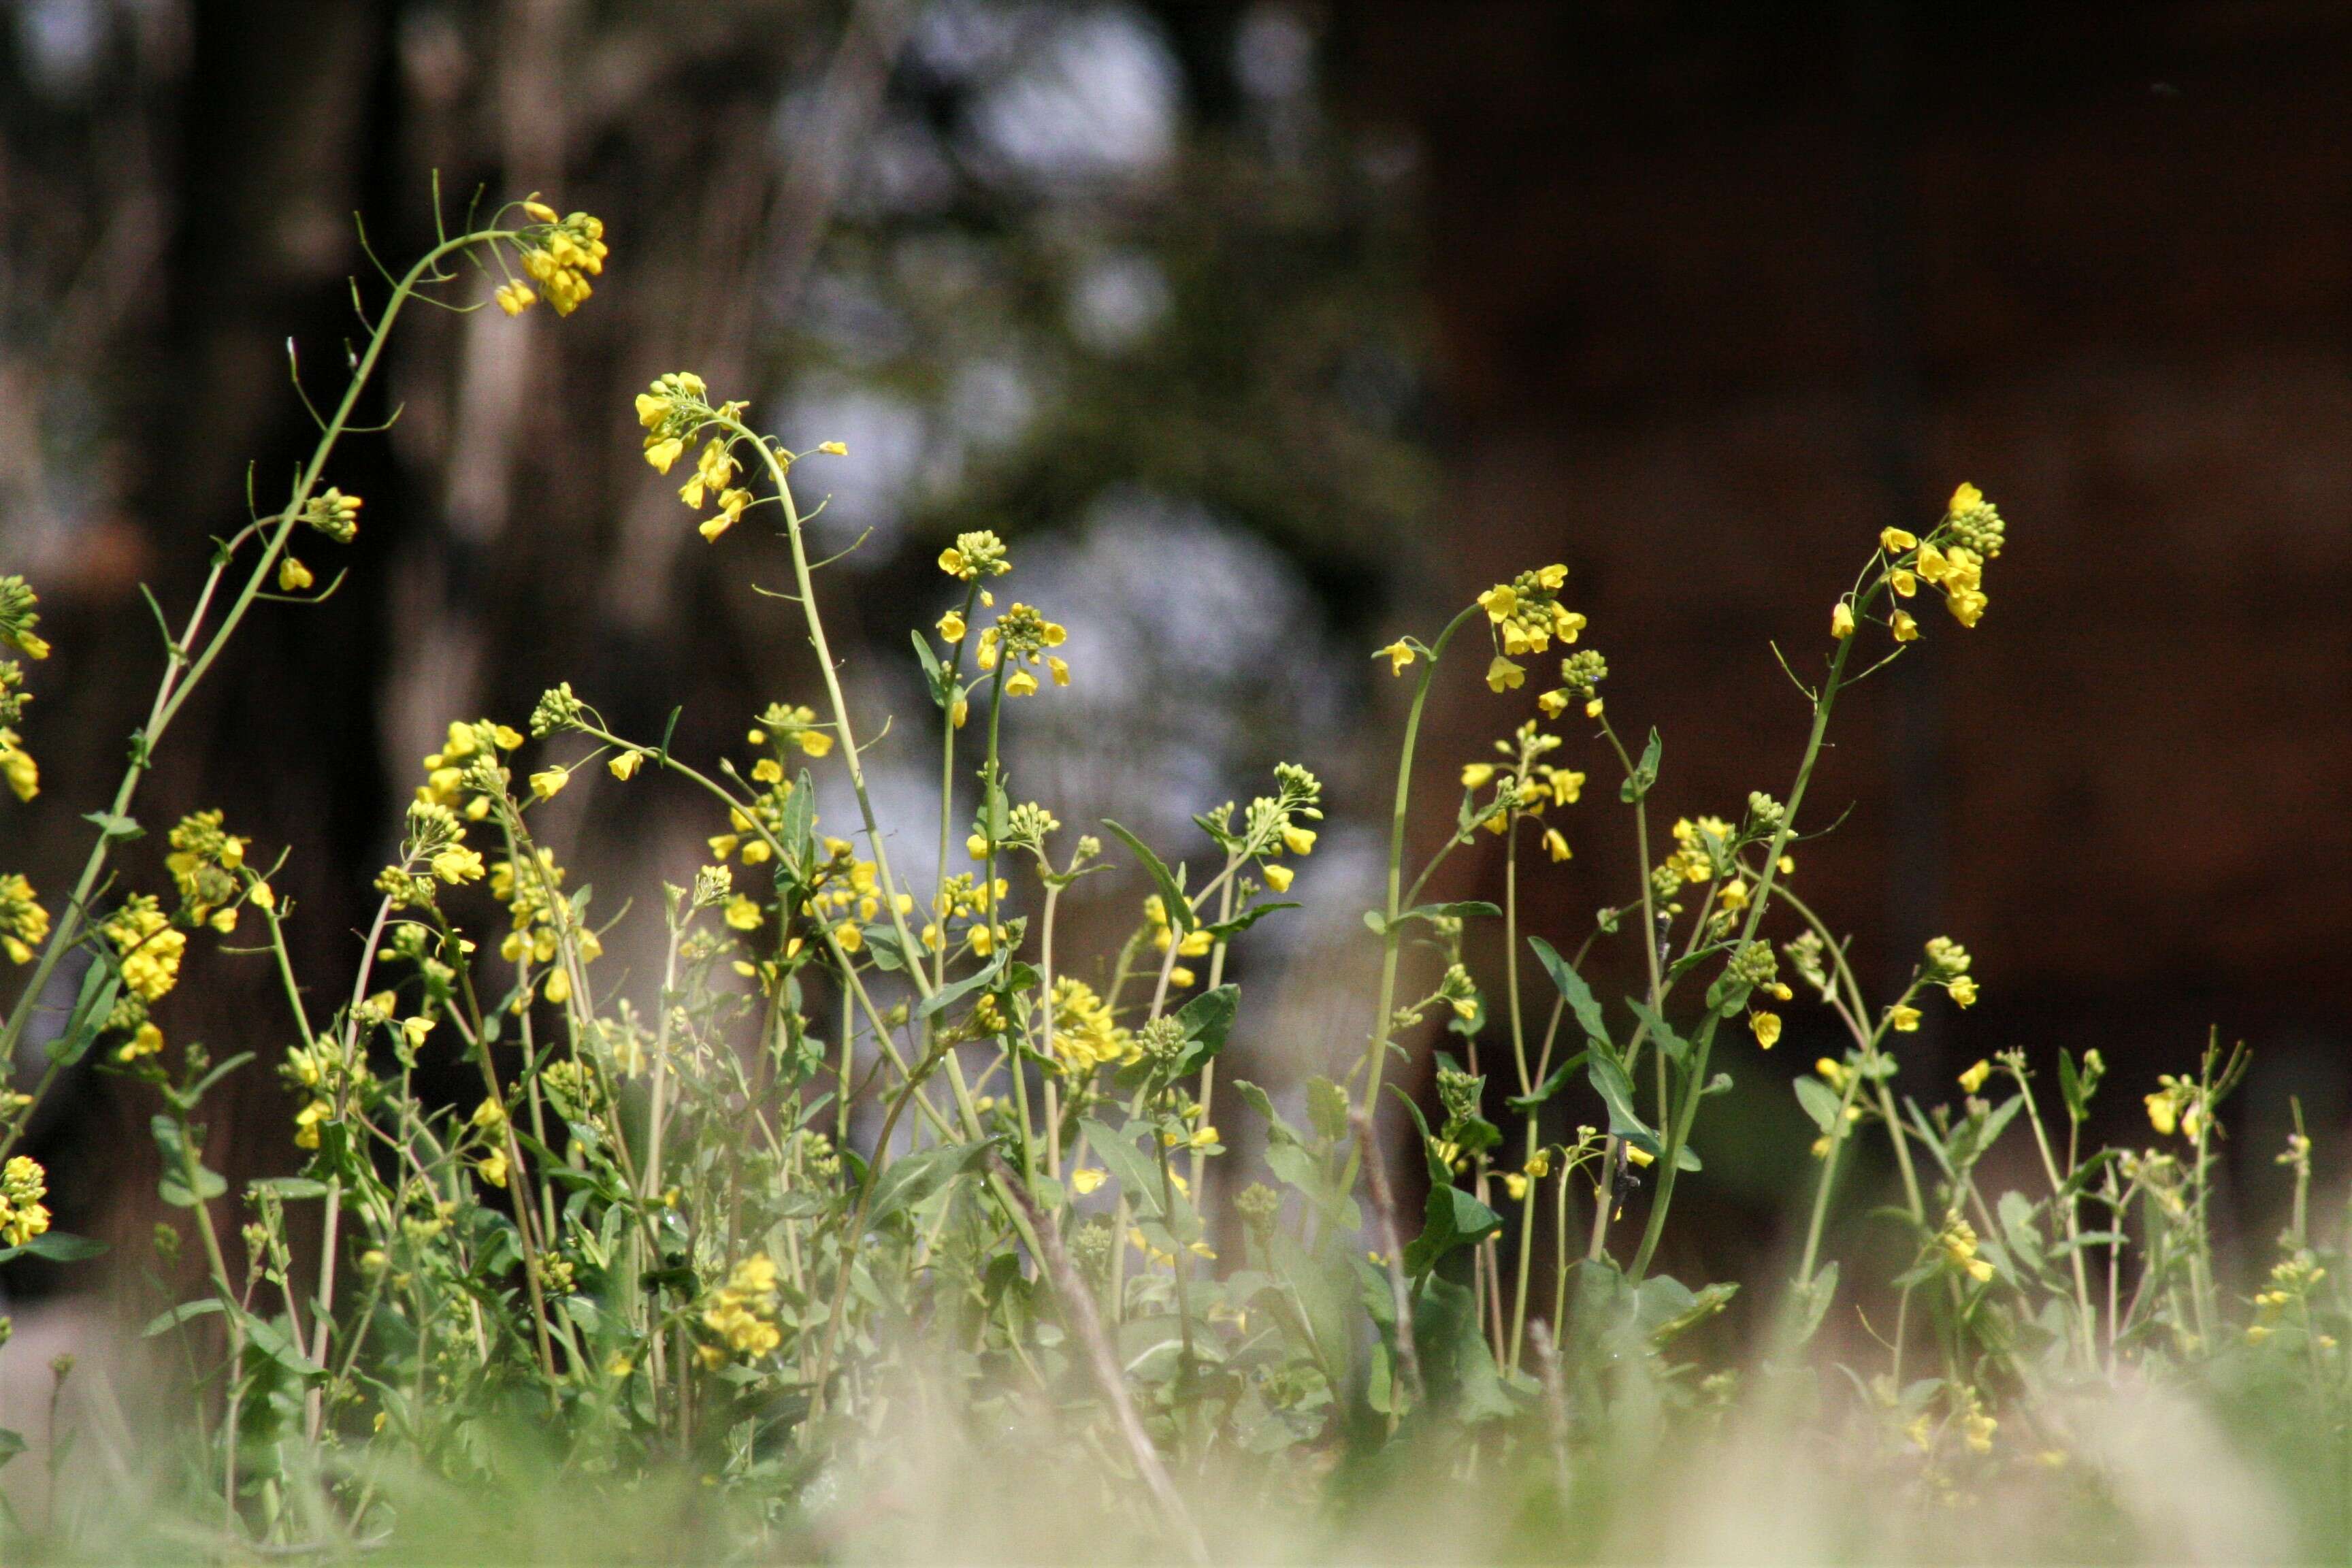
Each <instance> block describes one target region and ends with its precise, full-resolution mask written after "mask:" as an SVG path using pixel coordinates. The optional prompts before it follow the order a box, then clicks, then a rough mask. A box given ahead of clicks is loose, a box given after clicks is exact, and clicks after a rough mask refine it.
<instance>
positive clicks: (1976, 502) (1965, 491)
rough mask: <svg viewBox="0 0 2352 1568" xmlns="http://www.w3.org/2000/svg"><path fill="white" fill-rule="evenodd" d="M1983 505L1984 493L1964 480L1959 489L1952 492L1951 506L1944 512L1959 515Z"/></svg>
mask: <svg viewBox="0 0 2352 1568" xmlns="http://www.w3.org/2000/svg"><path fill="white" fill-rule="evenodd" d="M1983 504H1984V491H1982V490H1980V489H1977V488H1976V486H1974V485H1972V484H1969V483H1967V482H1966V481H1965V480H1964V481H1962V483H1961V485H1960V487H1959V489H1956V490H1954V491H1953V492H1952V501H1951V504H1950V505H1949V506H1948V507H1946V508H1945V509H1944V510H1945V511H1946V512H1947V513H1958V512H1963V511H1968V510H1970V509H1972V508H1975V507H1979V506H1982V505H1983Z"/></svg>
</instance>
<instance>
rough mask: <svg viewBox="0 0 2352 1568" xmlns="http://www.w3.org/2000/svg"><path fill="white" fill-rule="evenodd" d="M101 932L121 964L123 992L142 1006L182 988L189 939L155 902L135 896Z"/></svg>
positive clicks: (116, 913) (138, 895)
mask: <svg viewBox="0 0 2352 1568" xmlns="http://www.w3.org/2000/svg"><path fill="white" fill-rule="evenodd" d="M100 930H101V931H104V932H105V934H106V938H107V940H108V941H109V942H112V943H113V944H114V951H115V952H116V954H117V955H118V956H119V957H120V958H121V968H122V985H123V989H125V990H127V991H129V992H130V993H131V994H132V995H134V996H137V997H138V998H139V999H140V1000H141V1001H142V1002H146V1003H150V1004H152V1003H156V1002H160V1001H162V1000H163V997H164V996H165V995H166V994H169V993H170V991H171V989H172V987H173V985H175V984H179V979H180V954H181V953H182V952H184V950H185V949H186V947H187V945H188V939H187V936H186V933H184V932H182V931H173V929H172V925H171V921H168V920H166V919H165V918H164V915H163V910H161V909H159V908H157V907H156V903H155V900H153V899H152V898H151V897H150V896H148V895H147V894H145V893H134V894H132V895H131V897H130V898H129V899H126V900H123V904H122V907H121V909H119V910H116V911H115V912H114V913H113V914H112V915H111V916H110V917H109V918H108V919H107V921H106V922H105V924H104V925H102V926H101V927H100Z"/></svg>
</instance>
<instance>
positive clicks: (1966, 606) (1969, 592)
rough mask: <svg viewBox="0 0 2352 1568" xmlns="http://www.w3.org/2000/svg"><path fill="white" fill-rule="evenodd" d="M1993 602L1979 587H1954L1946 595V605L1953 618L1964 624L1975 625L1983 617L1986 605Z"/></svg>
mask: <svg viewBox="0 0 2352 1568" xmlns="http://www.w3.org/2000/svg"><path fill="white" fill-rule="evenodd" d="M1991 603H1992V601H1991V600H1990V599H1989V598H1987V597H1986V596H1985V595H1984V593H1983V591H1982V590H1981V589H1977V588H1953V589H1951V590H1949V591H1948V592H1947V593H1946V594H1945V595H1944V607H1945V608H1946V609H1948V610H1949V611H1951V612H1952V619H1954V620H1956V621H1958V622H1959V623H1960V625H1962V626H1975V625H1976V624H1977V622H1978V621H1979V619H1980V618H1982V616H1983V615H1984V613H1985V606H1986V605H1990V604H1991Z"/></svg>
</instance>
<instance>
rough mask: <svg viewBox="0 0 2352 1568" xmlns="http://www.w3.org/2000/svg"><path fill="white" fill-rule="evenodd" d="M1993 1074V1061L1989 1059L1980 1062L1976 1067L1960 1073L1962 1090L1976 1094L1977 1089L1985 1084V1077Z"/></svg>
mask: <svg viewBox="0 0 2352 1568" xmlns="http://www.w3.org/2000/svg"><path fill="white" fill-rule="evenodd" d="M1991 1076H1992V1063H1990V1062H1988V1061H1979V1062H1978V1063H1977V1064H1976V1065H1975V1066H1974V1067H1972V1068H1969V1070H1968V1071H1966V1072H1964V1073H1962V1074H1961V1075H1960V1090H1961V1092H1962V1093H1964V1094H1974V1093H1975V1092H1976V1091H1977V1090H1979V1089H1982V1088H1983V1087H1984V1086H1985V1079H1989V1078H1990V1077H1991Z"/></svg>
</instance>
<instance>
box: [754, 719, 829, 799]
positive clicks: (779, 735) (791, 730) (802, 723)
mask: <svg viewBox="0 0 2352 1568" xmlns="http://www.w3.org/2000/svg"><path fill="white" fill-rule="evenodd" d="M749 739H750V741H751V744H753V745H755V746H764V745H768V744H771V743H773V744H774V745H776V746H778V747H782V746H783V745H785V744H787V743H789V744H792V745H794V746H798V747H799V748H800V749H801V751H802V752H803V753H804V754H806V755H808V756H812V757H824V756H830V755H832V753H833V735H832V732H831V731H827V730H825V729H824V728H822V727H821V726H819V724H818V723H817V720H816V710H814V709H813V708H788V707H786V706H785V705H784V704H782V703H781V702H771V703H769V704H768V710H767V711H766V712H764V713H762V714H761V715H760V724H759V727H758V728H757V729H754V730H752V731H751V733H750V736H749ZM762 765H763V766H766V767H770V768H772V770H773V774H774V776H773V777H766V776H762V774H761V769H760V767H754V768H753V769H752V770H751V776H752V777H753V778H755V779H758V780H759V781H760V782H761V784H775V783H778V782H780V781H781V780H782V778H783V776H784V774H783V766H782V763H766V764H762Z"/></svg>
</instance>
